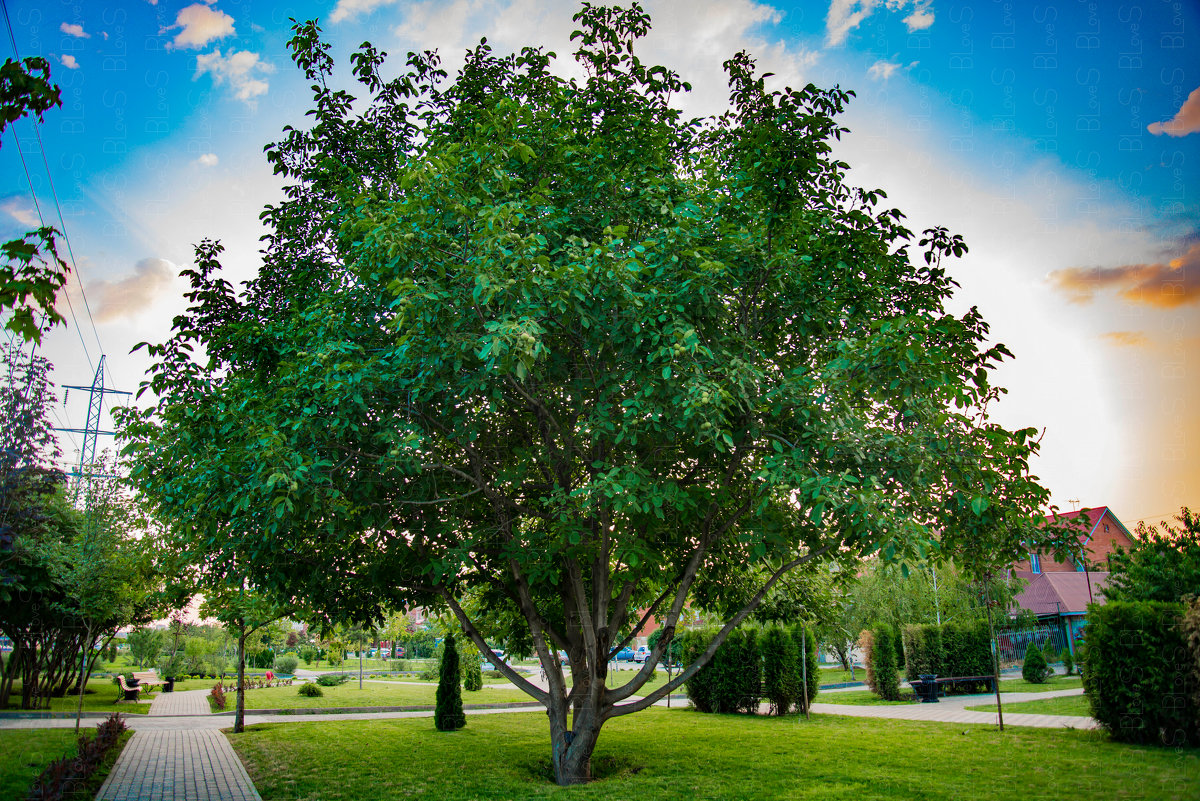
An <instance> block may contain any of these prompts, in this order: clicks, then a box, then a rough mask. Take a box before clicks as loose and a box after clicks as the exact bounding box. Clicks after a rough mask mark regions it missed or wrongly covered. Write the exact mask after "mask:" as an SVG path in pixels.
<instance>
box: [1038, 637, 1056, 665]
mask: <svg viewBox="0 0 1200 801" xmlns="http://www.w3.org/2000/svg"><path fill="white" fill-rule="evenodd" d="M1042 656H1044V657H1046V664H1047V665H1051V664H1053V663H1055V662H1057V661H1058V649H1057V648H1055V647H1054V640H1052V639H1050V638H1049V637H1047V638H1046V642H1045V644H1044V645H1043V646H1042Z"/></svg>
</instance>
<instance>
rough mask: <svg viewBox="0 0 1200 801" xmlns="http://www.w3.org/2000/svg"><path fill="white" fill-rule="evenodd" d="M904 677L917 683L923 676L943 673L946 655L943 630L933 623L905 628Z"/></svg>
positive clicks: (911, 625) (910, 625)
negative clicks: (943, 645)
mask: <svg viewBox="0 0 1200 801" xmlns="http://www.w3.org/2000/svg"><path fill="white" fill-rule="evenodd" d="M903 639H904V653H905V654H906V656H907V658H906V659H905V660H904V677H905V678H906V679H908V680H909V681H916V680H917V679H919V678H920V677H921V676H922V675H923V674H929V673H936V674H942V675H949V674H947V673H943V671H942V665H943V664H944V663H945V661H946V654H945V651H944V650H943V648H942V628H941V626H937V625H935V624H932V623H928V624H924V625H917V624H911V623H910V624H909V625H907V626H905V627H904V634H903Z"/></svg>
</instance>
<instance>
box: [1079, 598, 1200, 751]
mask: <svg viewBox="0 0 1200 801" xmlns="http://www.w3.org/2000/svg"><path fill="white" fill-rule="evenodd" d="M1194 614H1195V610H1193V609H1189V610H1188V618H1189V622H1188V623H1187V624H1185V623H1184V606H1183V604H1178V603H1163V602H1160V601H1124V602H1119V601H1113V602H1111V603H1108V604H1105V605H1104V606H1097V605H1095V604H1092V605H1090V606H1088V627H1087V647H1086V648H1085V649H1084V670H1083V686H1084V690H1085V692H1086V693H1087V697H1088V701H1089V702H1090V704H1091V707H1092V717H1094V718H1095V719H1096V720H1097V721H1099V723H1100V725H1101V726H1103V727H1104V728H1105V729H1106V730H1107V731H1108V732H1109V733H1110V734H1111V735H1112V737H1113V739H1115V740H1121V741H1124V742H1129V743H1139V744H1155V743H1157V744H1161V745H1169V746H1186V745H1200V706H1198V703H1197V702H1198V699H1197V695H1196V693H1197V685H1198V684H1200V664H1198V659H1197V657H1196V655H1195V652H1194V651H1193V650H1192V649H1191V648H1190V643H1189V639H1191V636H1192V635H1193V633H1194V632H1193V631H1192V626H1194V625H1196V623H1194V622H1192V620H1191V619H1192V617H1193V615H1194Z"/></svg>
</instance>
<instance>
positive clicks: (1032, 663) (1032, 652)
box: [1021, 643, 1054, 684]
mask: <svg viewBox="0 0 1200 801" xmlns="http://www.w3.org/2000/svg"><path fill="white" fill-rule="evenodd" d="M1053 672H1054V671H1052V670H1051V669H1050V666H1049V665H1047V664H1046V655H1045V654H1044V653H1043V652H1042V649H1041V648H1038V647H1037V646H1036V645H1035V644H1033V643H1029V645H1028V646H1026V648H1025V664H1024V665H1022V666H1021V676H1022V678H1024V679H1025V681H1027V682H1029V683H1030V684H1041V683H1043V682H1044V681H1046V679H1048V678H1050V674H1052V673H1053Z"/></svg>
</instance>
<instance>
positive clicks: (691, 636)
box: [681, 628, 762, 712]
mask: <svg viewBox="0 0 1200 801" xmlns="http://www.w3.org/2000/svg"><path fill="white" fill-rule="evenodd" d="M717 631H718V629H715V628H711V629H702V630H699V631H688V632H685V633H684V635H683V639H682V643H681V650H682V653H683V660H682V661H683V664H685V665H687V664H690V663H691V662H693V661H694V660H695V659H696V658H697V657H698V656H699V655H700V654H702V653H703V652H704V651H705V650H706V649H707V648H708V646H709V643H711V642H712V640H713V637H715V636H716V635H717ZM685 686H686V688H687V695H688V700H690V701H691V702H692V705H693V706H695V707H696V709H698V710H699V711H701V712H740V711H745V712H753V711H755V710H757V709H758V700H759V698H760V697H761V694H762V657H761V656H760V654H759V647H758V635H757V632H756V631H755V630H753V629H749V628H743V629H735V630H734V631H732V632H730V634H729V637H728V638H727V639H726V640H725V642H724V643H722V644H721V647H720V648H718V649H717V651H716V653H715V654H713V658H712V659H711V660H710V661H709V663H708V664H707V665H705V666H704V667H702V668H701V669H700V670H699V671H697V672H696V674H695V675H693V676H692V678H691V679H689V680H688V681H687V682H686V683H685Z"/></svg>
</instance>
